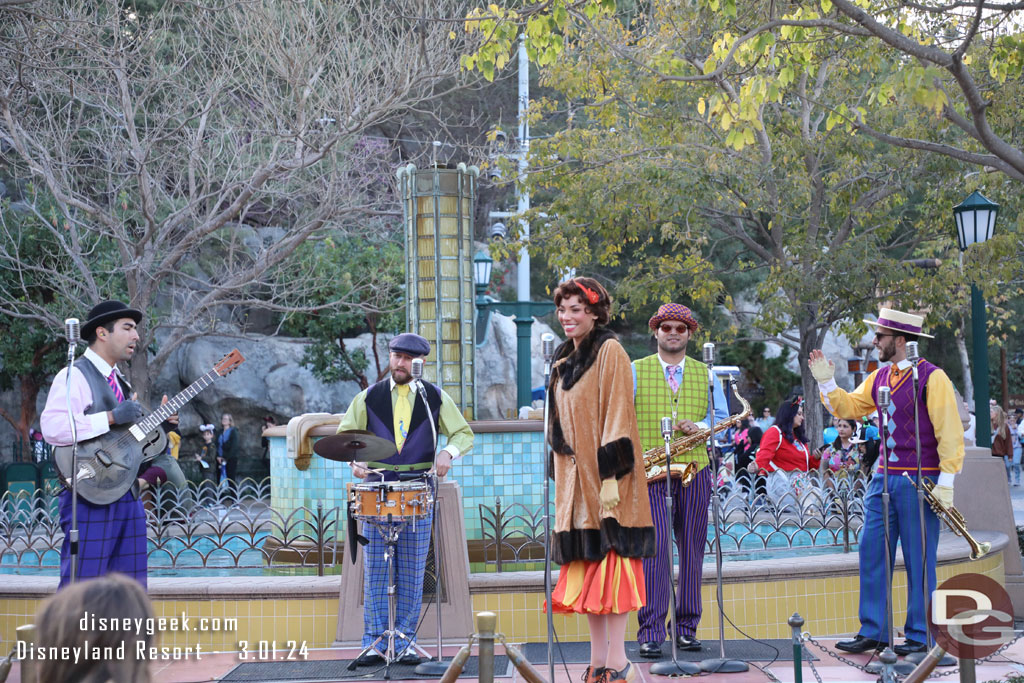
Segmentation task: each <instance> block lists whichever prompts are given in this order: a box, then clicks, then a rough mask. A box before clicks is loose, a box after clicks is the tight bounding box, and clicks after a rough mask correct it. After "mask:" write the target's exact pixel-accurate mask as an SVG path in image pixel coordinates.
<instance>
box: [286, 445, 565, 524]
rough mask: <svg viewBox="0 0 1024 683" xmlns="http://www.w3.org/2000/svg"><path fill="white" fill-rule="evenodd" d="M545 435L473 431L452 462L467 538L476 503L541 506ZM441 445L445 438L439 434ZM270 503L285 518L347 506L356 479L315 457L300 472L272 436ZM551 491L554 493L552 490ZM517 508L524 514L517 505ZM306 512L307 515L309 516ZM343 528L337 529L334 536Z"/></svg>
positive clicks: (345, 469)
mask: <svg viewBox="0 0 1024 683" xmlns="http://www.w3.org/2000/svg"><path fill="white" fill-rule="evenodd" d="M542 442H543V434H542V433H541V432H540V431H533V430H531V431H521V432H520V431H514V432H477V433H476V434H475V437H474V441H473V450H471V451H470V452H469V453H467V454H466V455H464V456H463V457H461V458H459V459H458V460H456V461H455V463H454V464H453V466H452V471H451V472H450V473H449V474H448V478H449V479H453V480H455V481H457V482H458V484H459V487H460V488H461V491H462V505H463V514H464V516H465V520H466V537H467V539H470V540H472V539H481V538H483V529H482V528H481V523H480V510H479V506H480V505H487V506H489V507H492V508H493V507H494V505H495V499H496V498H500V499H501V505H502V507H503V508H508V507H509V506H510V505H513V504H515V503H520V504H522V505H524V506H525V507H526V508H527V509H530V510H534V509H537V508H539V507H540V506H541V505H542V503H543V501H544V488H543V485H544V460H543V458H542V456H541V453H542V450H543V443H542ZM442 444H443V437H442ZM270 471H271V481H272V485H271V505H272V507H273V508H274V510H276V511H277V512H279V513H281V515H282V516H283V517H284V518H286V519H287V516H288V515H290V514H293V513H294V512H295V511H296V510H298V509H299V508H302V507H305V508H306V509H308V510H315V509H316V506H317V503H321V504H323V506H324V509H328V508H331V507H334V506H338V507H341V506H343V505H344V504H345V500H346V498H345V491H346V485H347V484H348V483H350V482H354V481H356V479H355V477H353V476H352V472H351V469H350V468H349V466H348V463H341V462H334V461H332V460H327V459H325V458H321V457H319V456H317V455H314V456H313V457H312V458H311V460H310V462H309V468H308V469H307V470H305V471H301V470H299V469H297V468H296V467H295V461H294V460H292V459H291V458H289V457H288V452H287V440H286V439H285V437H284V436H271V437H270ZM552 495H554V492H553V491H552ZM516 512H522V510H520V509H518V508H517V510H516ZM306 516H309V515H308V514H307V515H306ZM343 535H344V530H343V529H340V530H338V537H339V538H341V537H343Z"/></svg>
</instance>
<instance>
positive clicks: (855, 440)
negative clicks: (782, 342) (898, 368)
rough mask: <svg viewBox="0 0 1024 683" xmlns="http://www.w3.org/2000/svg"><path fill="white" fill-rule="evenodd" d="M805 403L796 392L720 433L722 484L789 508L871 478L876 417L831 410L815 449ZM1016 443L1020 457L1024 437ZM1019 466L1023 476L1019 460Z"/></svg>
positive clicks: (875, 456) (756, 501)
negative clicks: (857, 417)
mask: <svg viewBox="0 0 1024 683" xmlns="http://www.w3.org/2000/svg"><path fill="white" fill-rule="evenodd" d="M804 409H805V405H804V402H803V397H802V396H800V395H793V396H790V397H788V398H787V399H785V400H784V401H783V402H782V404H781V405H779V407H778V409H777V410H776V411H775V414H774V416H773V415H772V411H771V409H770V408H768V407H765V408H764V409H763V410H762V411H761V417H760V418H757V419H754V418H747V419H745V420H743V421H742V422H741V423H740V424H739V425H738V426H736V427H734V428H731V429H729V430H728V431H727V432H725V433H724V434H723V435H720V436H719V437H718V441H717V443H718V446H719V457H720V458H721V460H722V467H721V468H720V473H721V474H720V477H719V484H721V485H723V486H725V487H727V488H730V487H732V486H734V485H737V486H739V487H741V489H742V490H743V491H745V492H746V493H747V498H748V500H749V501H750V502H751V503H752V504H754V505H757V504H765V503H769V502H770V503H771V504H773V505H774V506H775V507H776V508H777V509H786V508H787V507H789V506H790V505H793V504H796V502H797V501H799V500H805V499H806V498H807V496H808V494H809V493H813V492H817V493H818V495H817V497H816V498H817V501H822V502H824V501H826V500H827V499H828V498H829V497H831V496H833V495H834V493H835V492H837V491H849V490H850V488H851V487H852V485H853V483H854V482H855V481H856V480H857V478H858V475H862V476H863V478H864V479H867V478H869V477H870V475H871V472H872V470H873V468H874V465H875V463H876V461H877V459H878V453H879V441H878V426H877V424H876V422H875V418H872V419H864V420H863V421H861V420H841V419H838V418H833V417H831V416H826V420H827V421H826V425H827V427H826V428H825V430H824V434H823V438H824V445H823V446H822V447H821V448H819V449H817V450H811V448H810V446H809V443H810V439H809V438H808V435H807V434H806V433H805V431H804ZM1016 443H1017V448H1018V462H1019V449H1020V441H1019V440H1017V441H1016ZM1008 467H1009V465H1008ZM1008 471H1009V470H1008ZM1016 471H1017V476H1018V478H1019V476H1020V471H1019V466H1018V469H1017V470H1016Z"/></svg>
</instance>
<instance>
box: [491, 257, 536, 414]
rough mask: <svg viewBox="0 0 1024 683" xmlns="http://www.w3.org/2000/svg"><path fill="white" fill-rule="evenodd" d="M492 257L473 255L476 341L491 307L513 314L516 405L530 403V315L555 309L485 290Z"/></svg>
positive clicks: (492, 262)
mask: <svg viewBox="0 0 1024 683" xmlns="http://www.w3.org/2000/svg"><path fill="white" fill-rule="evenodd" d="M493 265H494V260H493V259H492V258H491V255H490V254H489V253H488V252H487V251H486V250H484V249H481V250H480V251H478V252H477V253H476V255H475V256H474V257H473V277H474V279H475V282H476V307H477V321H476V343H477V345H479V344H481V343H483V341H484V337H485V335H486V333H487V326H488V323H489V322H490V316H491V311H497V312H498V313H501V314H502V315H507V316H512V317H514V318H515V323H516V405H517V406H519V407H522V406H528V405H530V404H531V396H532V394H533V387H531V386H530V384H531V382H530V375H531V373H530V370H531V365H532V364H531V358H532V355H531V353H530V338H531V334H532V332H533V318H534V316H537V315H544V314H545V313H549V312H550V311H553V310H554V309H555V304H554V303H552V302H550V301H510V302H505V301H496V300H495V299H493V298H491V297H489V296H487V295H486V294H484V292H485V291H486V290H487V285H488V284H490V281H491V268H492V267H493Z"/></svg>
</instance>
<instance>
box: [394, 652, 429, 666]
mask: <svg viewBox="0 0 1024 683" xmlns="http://www.w3.org/2000/svg"><path fill="white" fill-rule="evenodd" d="M395 661H396V662H398V663H399V664H411V665H412V666H415V665H417V664H419V663H420V662H422V661H423V657H420V656H419V655H418V654H416V653H415V652H413V651H412V650H411V649H410V650H406V651H405V654H404V655H402V656H401V657H399V658H398V659H396V660H395Z"/></svg>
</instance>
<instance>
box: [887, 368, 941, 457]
mask: <svg viewBox="0 0 1024 683" xmlns="http://www.w3.org/2000/svg"><path fill="white" fill-rule="evenodd" d="M895 369H896V366H895V365H889V366H886V367H884V368H882V369H881V370H879V371H878V374H876V375H875V383H874V385H873V386H872V387H871V398H873V399H874V401H875V405H876V406H877V405H878V388H879V387H883V386H885V385H886V384H888V385H889V388H890V390H891V393H890V397H891V399H892V401H891V403H890V405H889V411H888V412H889V417H888V420H889V424H888V437H887V438H886V439H885V441H884V442H883V443H882V451H881V454H880V456H879V460H878V471H879V472H881V471H882V466H883V461H882V457H889V473H890V474H900V473H901V472H911V473H916V472H917V447H916V445H915V439H914V403H915V402H916V403H917V406H918V408H917V411H918V426H919V427H920V430H921V471H922V472H929V473H935V472H938V471H939V451H938V445H939V440H938V439H937V438H936V437H935V427H934V426H933V425H932V421H931V418H930V417H929V416H928V406H927V405H926V404H925V387H926V386H927V384H928V378H929V377H930V376H931V374H932V373H933V372H935V371H936V370H937V369H938V368H937V367H936V366H934V365H932V364H931V363H929V362H928V361H926V360H924V359H922V360H921V361H919V362H918V364H917V376H918V381H917V385H918V386H917V396H914V380H913V370H912V369H911V368H907V370H906V371H905V372H900V373H899V377H898V378H897V377H895V375H894V372H893V371H894V370H895ZM878 427H879V430H881V428H882V425H881V424H879V425H878ZM892 455H895V456H896V457H895V458H893V457H891V456H892Z"/></svg>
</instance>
